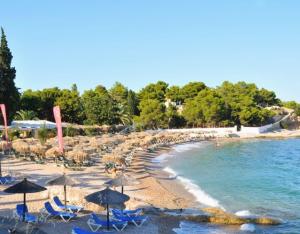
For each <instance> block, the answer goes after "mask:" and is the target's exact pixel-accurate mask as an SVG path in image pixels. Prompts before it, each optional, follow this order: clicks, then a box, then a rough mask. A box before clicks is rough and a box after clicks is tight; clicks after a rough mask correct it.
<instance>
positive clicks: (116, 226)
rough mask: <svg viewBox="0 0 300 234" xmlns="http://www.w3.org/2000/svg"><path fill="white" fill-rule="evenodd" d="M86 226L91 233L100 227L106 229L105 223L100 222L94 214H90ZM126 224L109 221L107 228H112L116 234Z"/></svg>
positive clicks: (125, 222) (124, 222)
mask: <svg viewBox="0 0 300 234" xmlns="http://www.w3.org/2000/svg"><path fill="white" fill-rule="evenodd" d="M87 224H88V226H89V227H90V229H91V230H92V231H93V232H96V231H98V230H99V228H101V227H104V228H107V221H106V220H101V219H100V218H99V217H98V216H97V215H96V214H95V213H92V214H91V217H90V219H89V220H88V221H87ZM127 224H128V222H127V221H115V220H113V221H109V226H110V227H113V228H114V229H116V230H117V231H118V232H120V231H123V230H124V228H125V227H126V226H127Z"/></svg>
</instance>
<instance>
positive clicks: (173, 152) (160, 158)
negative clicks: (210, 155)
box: [152, 142, 204, 163]
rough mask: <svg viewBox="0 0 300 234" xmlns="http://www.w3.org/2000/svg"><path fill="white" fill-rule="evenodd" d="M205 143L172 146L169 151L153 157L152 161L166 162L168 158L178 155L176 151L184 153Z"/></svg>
mask: <svg viewBox="0 0 300 234" xmlns="http://www.w3.org/2000/svg"><path fill="white" fill-rule="evenodd" d="M202 145H204V144H203V142H198V143H186V144H179V145H175V146H173V147H172V149H171V151H170V152H168V153H163V154H161V155H159V156H157V157H156V158H154V159H152V162H154V163H161V162H165V161H166V160H167V158H170V157H174V156H176V153H182V152H185V151H188V150H191V149H193V148H200V147H201V146H202Z"/></svg>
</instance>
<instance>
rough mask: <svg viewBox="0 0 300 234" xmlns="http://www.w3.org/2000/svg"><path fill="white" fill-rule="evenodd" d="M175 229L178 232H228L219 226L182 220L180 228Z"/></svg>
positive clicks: (207, 233) (182, 233) (193, 233)
mask: <svg viewBox="0 0 300 234" xmlns="http://www.w3.org/2000/svg"><path fill="white" fill-rule="evenodd" d="M173 231H174V232H175V233H177V234H186V233H189V234H226V233H225V232H223V231H222V230H221V229H220V228H218V227H208V226H206V225H201V224H199V223H193V222H187V221H182V222H180V224H179V228H174V229H173Z"/></svg>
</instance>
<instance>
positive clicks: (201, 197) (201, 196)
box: [164, 167, 225, 210]
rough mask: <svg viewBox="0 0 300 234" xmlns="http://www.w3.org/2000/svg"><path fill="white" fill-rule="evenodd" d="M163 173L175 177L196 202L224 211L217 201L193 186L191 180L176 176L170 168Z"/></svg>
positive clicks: (196, 186) (166, 168)
mask: <svg viewBox="0 0 300 234" xmlns="http://www.w3.org/2000/svg"><path fill="white" fill-rule="evenodd" d="M164 171H165V172H167V173H169V174H170V175H171V176H172V177H177V179H178V180H179V181H180V182H181V183H182V184H183V185H184V187H185V189H186V190H187V191H188V192H189V193H191V194H192V195H193V196H194V197H195V198H196V200H197V201H198V202H200V203H202V204H204V205H207V206H211V207H218V208H220V209H223V210H225V209H224V207H222V206H221V205H220V203H219V201H218V200H216V199H214V198H213V197H211V196H210V195H209V194H207V193H206V192H204V191H203V190H202V189H201V188H200V187H199V186H198V185H196V184H194V183H193V182H192V181H191V180H189V179H187V178H184V177H182V176H178V175H177V173H176V172H175V171H174V170H173V169H172V168H170V167H165V168H164Z"/></svg>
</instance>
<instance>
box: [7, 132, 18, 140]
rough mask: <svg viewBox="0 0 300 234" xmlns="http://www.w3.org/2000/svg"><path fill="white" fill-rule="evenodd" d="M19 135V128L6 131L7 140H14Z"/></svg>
mask: <svg viewBox="0 0 300 234" xmlns="http://www.w3.org/2000/svg"><path fill="white" fill-rule="evenodd" d="M19 137H20V131H19V130H16V129H14V130H11V129H10V130H9V131H8V138H9V140H11V141H12V140H15V139H17V138H19Z"/></svg>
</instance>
